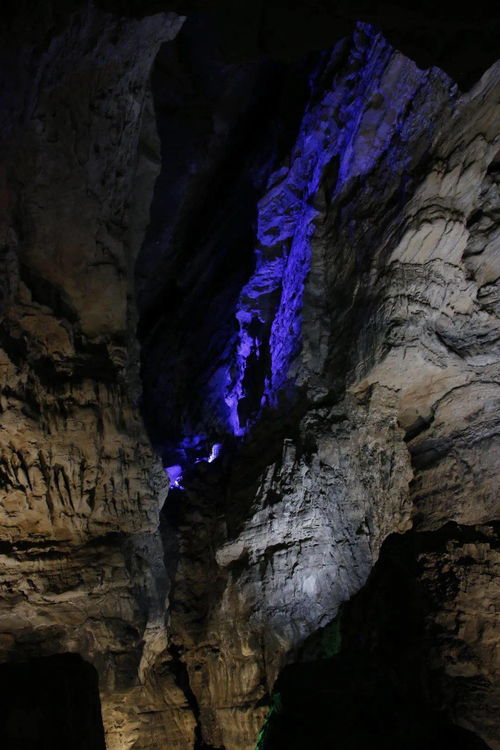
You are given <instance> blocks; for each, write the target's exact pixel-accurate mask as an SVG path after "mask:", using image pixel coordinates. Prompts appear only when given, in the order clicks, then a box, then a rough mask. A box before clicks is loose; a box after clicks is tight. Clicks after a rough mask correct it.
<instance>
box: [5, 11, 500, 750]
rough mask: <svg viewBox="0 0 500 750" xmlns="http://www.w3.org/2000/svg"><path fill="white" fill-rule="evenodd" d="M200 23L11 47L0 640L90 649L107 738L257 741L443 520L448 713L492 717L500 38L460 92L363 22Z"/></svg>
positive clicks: (68, 23)
mask: <svg viewBox="0 0 500 750" xmlns="http://www.w3.org/2000/svg"><path fill="white" fill-rule="evenodd" d="M181 25H182V18H179V17H177V16H174V15H169V14H158V15H155V16H150V17H146V18H143V19H142V20H133V19H131V18H122V17H120V16H119V15H118V14H114V15H113V14H110V13H105V12H104V11H101V10H97V9H96V8H95V7H94V6H92V5H88V6H87V5H86V6H85V7H84V8H82V9H80V10H77V11H75V12H74V13H72V14H69V15H68V17H67V18H66V19H65V21H64V28H63V29H61V30H60V31H59V32H58V33H57V34H56V35H55V36H53V38H51V39H49V41H48V42H43V43H42V42H39V43H37V44H36V45H35V46H31V47H28V46H24V47H20V48H19V49H17V50H16V51H15V52H14V51H13V48H12V47H10V48H9V47H8V46H7V47H6V49H7V52H6V62H5V66H4V81H3V88H4V90H5V91H6V101H7V102H8V108H6V109H5V110H4V112H3V115H2V117H3V119H2V161H3V169H2V179H3V189H2V192H1V206H0V208H1V219H2V224H1V236H2V243H1V253H2V259H3V264H4V273H3V275H2V280H1V284H2V288H1V291H2V315H3V320H2V327H1V341H0V344H1V352H0V356H1V358H2V360H1V361H2V368H1V372H2V375H1V377H2V402H1V407H2V412H1V426H0V429H1V433H0V434H1V448H2V457H1V461H0V476H1V479H2V487H1V490H2V493H3V494H2V500H1V513H2V515H1V518H2V541H1V544H0V557H1V560H0V565H1V599H0V650H1V653H0V659H1V660H2V661H5V662H11V661H12V662H15V661H23V660H26V659H29V658H33V657H39V656H50V655H53V654H60V653H65V652H72V653H77V654H79V655H80V656H81V657H83V659H85V660H86V661H89V662H91V663H92V664H93V665H94V666H95V667H96V669H97V671H98V674H99V685H100V693H101V705H102V714H103V723H104V729H105V732H106V742H107V747H108V750H110V749H111V750H123V749H124V748H134V749H135V750H146V749H147V748H153V747H155V748H156V747H164V748H168V749H169V750H189V749H190V748H193V747H195V748H196V749H197V750H200V749H202V748H225V749H226V750H250V748H253V747H254V746H255V744H256V742H257V737H258V735H259V731H260V729H261V727H262V725H263V722H264V720H265V717H266V715H267V713H268V709H269V704H270V702H271V694H272V692H273V690H274V689H275V685H276V680H277V679H278V683H277V684H280V683H279V680H281V681H283V680H284V679H285V677H286V674H287V672H286V668H287V665H288V666H289V665H290V664H292V663H293V662H295V661H297V660H300V659H301V658H303V655H304V646H305V645H306V644H307V643H308V642H310V639H311V637H313V638H314V634H315V633H318V632H322V629H323V628H324V627H325V626H328V625H329V623H331V622H332V620H334V619H335V618H336V617H337V615H338V612H339V607H340V606H341V605H342V604H344V603H345V602H348V601H349V600H351V599H352V597H353V596H354V595H355V594H356V593H357V592H358V591H359V590H360V589H361V588H362V587H363V586H364V585H365V583H366V581H367V580H368V579H369V576H370V572H371V571H372V569H373V568H374V566H375V565H376V563H377V559H378V558H379V555H380V553H381V550H383V549H385V548H384V547H383V545H384V541H385V540H386V539H387V538H388V537H390V535H391V534H394V533H397V534H401V535H404V538H408V535H410V536H411V535H415V534H416V535H424V536H425V539H426V540H427V541H428V544H426V546H425V545H424V548H423V549H422V550H421V555H420V557H419V563H418V566H417V567H418V570H417V572H416V573H415V576H416V583H415V582H412V583H411V585H412V586H413V585H415V586H416V587H421V588H422V590H425V591H426V592H427V594H426V596H428V602H429V605H428V607H427V608H425V607H424V608H423V610H422V612H421V617H422V621H423V622H424V625H423V626H422V628H421V630H420V631H419V633H418V638H420V639H421V643H422V652H423V653H425V660H426V661H425V669H424V672H425V674H427V672H429V671H432V673H433V674H435V675H436V684H437V685H438V689H437V692H436V695H437V696H439V701H441V703H440V705H439V717H440V719H439V720H440V721H441V718H442V720H443V722H444V721H446V722H447V725H446V726H447V727H448V729H447V730H446V731H448V730H449V731H450V732H451V731H454V730H453V725H459V726H460V727H461V728H463V732H462V733H460V731H459V730H458V729H457V730H456V735H455V736H456V737H462V738H464V737H469V738H470V737H472V740H471V741H475V742H476V745H470V747H473V746H474V747H480V746H482V745H481V744H480V743H486V744H487V746H488V747H491V748H497V747H499V745H498V734H499V731H498V729H499V728H498V711H497V708H498V693H499V687H498V632H497V630H498V608H499V602H498V586H497V583H496V580H495V575H496V571H497V567H498V559H497V552H498V524H497V523H495V522H496V521H498V516H499V512H500V511H499V505H498V500H497V498H496V485H497V484H498V468H499V467H498V451H497V442H498V436H497V435H498V410H497V409H496V408H495V407H496V402H497V400H498V399H497V390H498V381H499V377H498V376H499V373H498V362H499V360H498V357H499V351H498V330H499V329H498V312H499V310H498V298H499V290H498V284H499V278H500V273H499V270H498V257H499V253H498V247H497V245H498V218H499V210H500V198H499V193H498V190H499V188H498V175H499V167H498V164H499V159H498V154H499V152H500V151H499V150H500V143H499V140H498V130H499V128H498V123H499V121H500V113H499V108H498V104H497V102H498V101H499V94H500V91H499V84H498V81H499V69H498V66H496V67H493V68H492V69H490V70H489V71H487V72H486V73H485V75H484V76H483V78H482V79H481V81H479V82H478V83H477V84H476V85H475V86H474V87H473V88H472V90H471V91H470V92H469V93H468V94H465V95H461V94H460V92H459V91H458V89H457V87H456V86H455V85H454V84H453V82H452V81H451V80H450V79H449V78H448V77H447V76H446V75H445V74H444V73H443V72H442V71H440V70H438V69H436V68H431V69H429V70H426V71H423V70H420V69H419V68H417V66H416V65H415V64H414V63H413V62H412V61H410V60H409V59H407V58H406V57H404V56H403V55H402V54H401V53H399V52H397V51H395V50H394V49H393V48H392V47H390V46H389V45H388V44H387V42H386V41H385V40H384V38H383V37H382V35H381V34H380V33H378V32H377V31H376V30H374V29H372V28H371V27H369V26H366V25H359V26H358V27H357V28H356V31H355V33H354V35H352V36H349V37H348V38H346V39H345V40H344V41H342V42H341V43H339V44H338V45H337V46H336V47H335V48H334V49H333V50H329V51H325V52H323V53H321V54H317V55H313V56H312V57H311V58H310V59H308V60H306V61H304V62H301V63H297V64H296V65H292V66H284V65H282V64H276V63H268V62H266V61H257V62H249V63H245V64H235V65H233V66H227V65H226V64H225V62H224V61H223V60H221V59H220V58H219V57H218V53H217V49H216V45H215V46H214V48H213V49H212V48H211V47H210V44H211V43H210V35H209V33H208V32H207V31H206V28H205V27H204V25H203V22H202V21H200V20H199V19H198V20H197V21H196V20H193V21H190V22H189V24H186V28H185V30H183V31H181V32H180V33H179V30H180V27H181ZM177 33H179V38H178V41H176V42H175V43H173V44H170V45H169V44H166V45H164V46H163V47H162V48H161V52H160V54H159V55H158V56H157V53H158V50H159V49H160V45H162V44H163V43H164V42H166V41H167V40H170V39H173V37H174V36H175V35H176V34H177ZM9 49H10V51H9ZM200 49H201V50H202V51H201V52H200V51H199V50H200ZM155 59H156V62H155V63H154V60H155ZM151 72H152V73H153V76H152V83H151V86H150V73H151ZM156 178H158V179H156ZM155 180H156V187H155V190H154V195H153V187H154V184H155ZM150 206H151V216H150V214H149V210H150ZM148 225H149V227H148V230H147V232H146V228H147V226H148ZM141 243H142V249H141V251H140V253H139V246H140V245H141ZM134 284H136V287H137V308H138V312H136V308H135V303H134V301H133V294H134ZM137 323H138V325H139V328H138V330H139V337H140V341H141V344H142V379H143V380H142V382H143V394H142V400H143V414H144V418H145V422H146V427H147V429H148V431H149V435H150V437H151V439H152V441H153V443H154V446H155V449H156V450H157V451H158V452H159V453H160V454H161V455H162V457H163V459H164V461H165V463H167V464H168V465H170V464H175V465H176V464H177V463H179V464H180V467H179V468H180V470H181V471H183V472H184V476H183V479H182V482H181V480H179V482H178V483H179V484H181V483H182V484H183V487H184V489H183V490H181V489H179V488H178V489H174V490H173V491H171V493H170V496H169V497H168V499H167V501H166V503H165V504H164V501H165V496H166V492H167V485H168V482H167V479H166V477H165V473H164V471H163V469H162V467H161V465H160V464H159V462H158V460H157V459H156V457H155V455H154V452H153V450H152V448H151V446H150V443H149V442H148V439H147V437H146V432H145V429H144V427H143V425H142V422H141V419H140V415H139V407H138V403H137V401H138V397H139V392H140V386H139V380H138V372H137V354H138V347H137V342H136V340H135V328H136V324H137ZM176 476H178V475H176ZM162 508H163V509H162ZM160 511H161V513H160ZM450 523H451V524H452V526H451V527H450V525H449V524H450ZM457 524H458V526H456V525H457ZM158 527H160V532H161V533H158ZM450 528H452V529H453V533H451V532H449V533H448V531H443V529H445V530H449V529H450ZM412 538H413V537H412ZM419 538H423V537H419ZM432 540H435V542H433V541H432ZM437 542H439V544H438V543H437ZM389 543H390V542H389ZM383 555H384V553H383V552H382V569H383V566H384V562H383V560H384V557H383ZM412 570H413V569H412ZM413 574H414V573H413V572H412V573H411V575H413ZM370 585H371V584H370V583H369V584H368V588H367V592H368V593H367V594H366V596H367V597H368V600H370V591H372V589H371V588H370ZM375 588H376V587H375ZM419 590H420V589H419ZM376 591H377V589H376ZM377 596H378V594H377ZM375 598H376V597H375ZM380 600H381V601H383V596H381V599H380ZM356 606H357V605H356V604H355V603H353V608H354V609H353V612H354V614H353V615H352V616H351V617H350V618H348V619H347V620H346V624H345V625H344V627H348V626H350V627H351V628H352V629H356V628H358V627H359V631H360V633H363V628H362V627H361V626H360V624H359V621H358V620H357V618H356V612H357V610H356ZM366 611H367V612H368V613H369V615H370V616H373V617H374V618H377V617H378V616H379V614H377V606H375V605H374V606H371V605H370V606H368V607H367V610H366ZM384 627H385V624H384V621H383V618H381V623H380V625H378V624H376V625H375V626H374V630H375V631H376V632H380V633H382V634H384V633H386V631H385V630H384ZM355 635H356V633H355V632H352V631H351V632H350V637H351V640H350V641H349V639H347V643H348V646H349V648H351V649H352V648H354V649H355V646H353V644H355V642H356V638H355ZM377 637H378V636H377ZM385 637H386V636H385V635H381V636H380V638H379V640H380V641H383V640H384V638H385ZM368 641H369V638H368ZM401 648H402V649H403V646H401ZM419 648H420V646H419ZM382 653H383V650H382ZM307 658H309V657H307ZM346 658H348V657H346ZM377 658H378V657H377ZM405 658H406V657H405ZM408 658H409V659H410V660H411V658H412V652H411V651H410V656H409V657H408ZM315 660H316V661H317V659H316V657H315ZM284 668H285V669H284ZM283 670H284V671H283ZM280 675H281V677H280ZM332 679H337V678H336V677H335V675H334V676H333V677H332ZM433 684H434V683H433ZM436 700H438V698H436ZM418 705H419V706H420V707H421V710H422V711H423V712H424V711H432V710H434V706H433V705H432V702H431V703H429V701H427V700H422V703H421V704H420V703H419V704H418ZM333 708H334V707H332V710H333ZM403 713H404V712H403ZM429 721H430V720H429ZM431 723H432V722H431ZM450 727H451V729H450ZM443 731H444V730H443ZM447 736H448V735H447ZM266 741H267V740H266ZM346 741H347V740H346ZM464 742H465V740H464ZM478 743H479V744H478ZM276 746H279V742H278V744H277V745H276ZM269 747H272V746H271V745H270V746H269Z"/></svg>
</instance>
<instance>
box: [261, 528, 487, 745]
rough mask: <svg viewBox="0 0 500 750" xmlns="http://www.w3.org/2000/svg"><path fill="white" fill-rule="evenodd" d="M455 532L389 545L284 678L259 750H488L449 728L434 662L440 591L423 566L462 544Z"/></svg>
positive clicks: (449, 702)
mask: <svg viewBox="0 0 500 750" xmlns="http://www.w3.org/2000/svg"><path fill="white" fill-rule="evenodd" d="M449 527H450V528H447V527H446V528H445V529H444V530H440V531H439V532H435V533H428V534H415V533H413V532H409V533H408V534H405V535H393V536H391V537H389V538H388V540H386V542H385V544H384V546H383V548H382V552H381V555H380V558H379V561H378V562H377V564H376V566H375V568H374V570H373V572H372V574H371V576H370V578H369V580H368V583H367V584H366V586H365V587H364V588H363V589H362V591H360V592H359V594H357V595H356V596H355V597H353V599H352V600H351V601H350V602H348V603H347V604H345V605H344V606H343V608H342V611H341V615H340V617H339V618H338V621H334V622H333V623H332V624H331V626H328V627H327V628H325V629H322V631H319V632H318V633H317V634H315V635H314V636H312V637H311V638H310V639H309V642H307V643H306V644H305V647H304V650H303V653H302V654H301V657H300V661H299V662H298V663H296V664H293V665H290V666H288V667H286V668H285V669H284V670H283V671H282V673H281V675H280V676H279V678H278V681H277V684H276V686H275V693H274V695H273V702H272V709H271V711H270V715H269V718H268V721H267V723H266V725H265V726H264V729H263V732H262V736H261V738H260V742H259V745H258V748H259V750H285V748H286V750H299V748H300V750H303V749H304V748H305V747H311V748H315V750H331V749H332V748H335V750H403V749H404V750H422V749H423V748H425V749H426V750H445V749H446V748H454V750H487V745H486V744H485V743H484V742H483V741H482V740H481V739H479V738H478V737H477V736H476V735H475V734H473V733H472V732H469V731H467V730H465V729H462V728H460V727H458V726H456V725H455V724H453V723H452V715H453V713H454V711H453V696H452V695H450V693H449V691H448V694H446V693H447V689H446V688H445V686H444V683H443V679H442V675H441V674H440V670H439V668H438V664H437V663H436V662H435V661H434V662H433V660H432V658H431V652H432V649H433V647H434V645H435V635H436V634H435V633H434V632H433V631H432V625H430V624H429V620H428V619H427V617H426V615H427V614H428V613H429V612H430V611H432V609H431V608H432V607H433V608H434V610H435V609H436V604H435V602H433V601H432V597H433V596H434V595H435V592H434V593H433V594H432V595H430V594H429V591H428V590H427V588H426V587H425V586H424V585H423V583H422V580H421V577H420V562H419V558H420V555H421V554H425V553H426V551H430V552H436V551H437V550H444V549H445V548H446V542H447V541H448V539H449V538H451V537H450V534H451V535H452V536H453V537H456V538H458V536H457V534H458V535H460V533H461V530H460V529H459V528H458V529H457V526H456V525H455V524H450V525H449ZM440 583H441V579H440ZM449 583H450V585H452V583H453V581H452V580H451V578H450V581H449ZM443 585H444V584H443ZM335 652H336V653H335ZM431 664H433V666H432V667H431V666H430V665H431ZM448 687H449V686H448Z"/></svg>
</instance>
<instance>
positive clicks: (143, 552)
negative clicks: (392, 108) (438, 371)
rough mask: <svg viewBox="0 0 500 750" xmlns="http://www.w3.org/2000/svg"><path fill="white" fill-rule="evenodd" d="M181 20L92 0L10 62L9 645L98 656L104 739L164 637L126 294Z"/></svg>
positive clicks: (133, 699)
mask: <svg viewBox="0 0 500 750" xmlns="http://www.w3.org/2000/svg"><path fill="white" fill-rule="evenodd" d="M181 23H182V19H179V18H177V17H176V16H173V15H170V16H169V15H166V14H159V15H157V16H153V17H151V18H147V19H145V20H143V21H134V20H124V19H120V18H119V17H112V16H109V15H107V14H104V13H103V12H101V11H97V10H95V9H94V8H93V7H92V6H90V5H89V6H88V7H87V8H86V9H84V10H82V11H80V12H79V13H76V14H74V15H73V16H71V18H70V22H69V23H68V24H67V27H66V29H65V31H64V32H63V33H61V34H60V35H58V36H55V37H54V38H52V39H51V40H50V41H49V42H48V44H47V46H43V44H42V45H39V46H35V47H27V46H24V47H23V46H18V47H16V46H15V45H13V46H12V47H11V48H10V49H9V47H7V48H4V60H3V66H2V73H1V75H2V79H3V80H2V83H3V90H4V91H7V93H10V94H11V96H10V97H8V96H6V106H5V107H3V108H2V114H1V117H2V145H1V150H2V151H1V152H2V169H1V174H2V196H1V198H2V203H1V228H0V234H1V243H0V245H1V251H0V252H1V259H2V278H1V282H0V284H1V306H2V325H1V334H0V342H1V343H0V345H1V350H0V359H1V384H2V385H1V388H2V397H1V399H2V401H1V423H0V440H1V459H0V476H1V490H0V493H1V495H0V498H1V499H0V503H1V509H2V511H1V522H2V542H1V546H0V556H1V564H0V565H1V591H2V593H1V606H0V632H1V635H0V644H1V646H0V648H1V659H2V661H5V660H22V659H25V658H30V657H33V656H40V655H49V654H54V653H60V652H66V651H69V652H76V653H79V654H80V655H81V656H82V657H83V658H84V659H86V660H88V661H90V662H92V663H93V664H94V665H95V666H96V667H97V669H98V672H99V677H100V687H101V701H102V707H103V714H104V720H105V727H106V732H107V743H108V748H113V747H119V748H120V749H122V748H123V747H128V746H130V745H132V744H133V742H134V741H135V738H136V736H137V735H138V734H139V733H140V732H139V727H140V725H141V717H140V710H141V700H146V707H147V710H149V707H150V700H149V699H144V698H143V697H142V693H141V692H140V691H139V693H138V694H135V693H137V690H138V688H136V686H137V685H138V684H139V682H138V677H137V674H138V669H145V668H146V666H147V664H148V659H150V658H151V654H154V653H155V652H156V650H158V649H159V648H161V647H162V645H163V644H162V641H161V637H162V634H163V632H164V625H163V619H164V608H165V597H166V579H165V573H164V568H163V560H162V556H163V551H162V548H161V543H160V541H159V539H158V537H157V536H156V529H157V526H158V514H159V510H160V507H161V504H162V503H163V501H164V498H165V496H166V492H167V482H166V479H165V475H164V472H163V471H162V469H161V466H160V465H158V463H157V461H156V459H155V457H154V455H153V453H152V450H151V447H150V445H149V443H148V440H147V438H146V435H145V433H144V429H143V427H142V424H141V420H140V416H139V412H138V408H137V406H136V404H135V398H136V394H137V373H136V366H135V359H136V350H135V348H134V344H133V340H132V339H131V338H130V336H129V329H130V328H131V326H132V327H133V326H134V316H135V313H134V312H133V308H132V307H130V305H129V300H130V296H131V294H132V289H131V283H130V276H131V273H132V271H133V264H134V259H135V258H134V256H135V254H136V252H137V249H138V242H137V239H135V242H134V237H137V236H139V237H140V239H142V236H143V234H144V228H145V224H146V223H147V220H148V207H149V203H150V200H151V192H152V188H153V184H154V179H155V177H156V174H157V171H158V167H157V164H155V163H154V162H153V163H152V162H151V161H149V163H148V162H146V161H145V158H144V156H142V158H141V157H139V156H138V154H139V153H141V154H144V151H145V146H144V143H146V144H147V138H148V133H147V130H148V129H147V124H148V121H150V120H151V119H152V114H151V110H150V104H149V93H148V92H149V86H148V81H149V73H150V69H151V65H152V62H153V60H154V58H155V55H156V53H157V51H158V48H159V46H160V44H161V43H163V42H164V41H165V40H168V39H170V38H172V37H173V36H174V35H175V34H176V33H177V31H178V29H179V28H180V26H181ZM148 108H149V115H148ZM144 112H145V113H146V114H145V116H144V117H143V113H144ZM143 124H144V125H145V126H144V127H143ZM138 186H141V187H142V190H143V193H144V194H143V195H142V196H141V198H140V200H139V201H137V200H136V201H134V205H131V199H132V197H133V196H134V190H135V191H137V189H138ZM132 329H133V328H132ZM158 638H160V641H159V644H158V643H157V640H158ZM163 640H164V637H163ZM141 660H142V661H141ZM134 691H135V692H134ZM174 692H175V691H174ZM158 701H159V703H160V704H161V702H162V701H161V698H159V699H158ZM131 713H132V714H133V716H131ZM147 731H148V732H149V726H148V727H147ZM123 733H124V734H125V737H124V739H121V736H122V734H123Z"/></svg>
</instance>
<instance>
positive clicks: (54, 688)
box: [0, 654, 106, 750]
mask: <svg viewBox="0 0 500 750" xmlns="http://www.w3.org/2000/svg"><path fill="white" fill-rule="evenodd" d="M0 747H1V748H2V750H105V748H106V744H105V741H104V729H103V725H102V718H101V705H100V701H99V688H98V677H97V672H96V670H95V669H94V667H93V666H92V665H90V664H88V663H87V662H85V661H84V660H83V659H82V658H81V657H80V656H78V655H77V654H60V655H57V656H49V657H46V658H41V659H32V660H30V661H28V662H23V663H11V664H2V665H0Z"/></svg>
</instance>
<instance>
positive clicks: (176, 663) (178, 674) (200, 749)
mask: <svg viewBox="0 0 500 750" xmlns="http://www.w3.org/2000/svg"><path fill="white" fill-rule="evenodd" d="M168 652H169V654H170V656H171V658H172V661H171V662H170V664H169V666H170V669H171V670H172V673H173V675H174V677H175V682H176V684H177V686H178V687H179V688H180V689H181V690H182V692H183V693H184V696H185V698H186V702H187V704H188V706H189V708H190V709H191V711H192V713H193V716H194V718H195V722H196V725H195V729H194V744H193V750H224V747H216V746H215V745H210V744H207V743H206V742H205V741H204V739H203V728H202V723H201V713H200V706H199V704H198V700H197V698H196V695H195V694H194V693H193V691H192V689H191V684H190V680H189V671H188V668H187V665H186V663H185V662H184V661H183V659H182V649H181V648H180V647H179V646H176V645H175V644H173V643H172V644H170V646H169V648H168Z"/></svg>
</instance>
